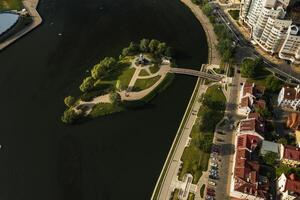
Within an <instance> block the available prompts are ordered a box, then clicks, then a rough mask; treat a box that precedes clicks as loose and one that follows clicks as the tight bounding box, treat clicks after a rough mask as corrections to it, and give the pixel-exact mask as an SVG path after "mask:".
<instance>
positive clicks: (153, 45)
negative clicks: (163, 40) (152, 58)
mask: <svg viewBox="0 0 300 200" xmlns="http://www.w3.org/2000/svg"><path fill="white" fill-rule="evenodd" d="M159 43H160V42H159V41H158V40H155V39H152V40H151V41H150V43H149V50H150V52H151V53H155V51H156V50H157V47H158V45H159Z"/></svg>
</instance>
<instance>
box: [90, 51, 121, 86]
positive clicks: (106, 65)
mask: <svg viewBox="0 0 300 200" xmlns="http://www.w3.org/2000/svg"><path fill="white" fill-rule="evenodd" d="M116 67H117V61H116V59H115V58H113V57H105V58H104V59H103V60H101V61H100V63H99V64H97V65H95V66H94V68H93V69H92V73H91V74H92V77H93V78H94V79H95V80H96V79H100V78H103V77H105V76H107V75H108V73H109V72H110V71H112V70H114V69H115V68H116Z"/></svg>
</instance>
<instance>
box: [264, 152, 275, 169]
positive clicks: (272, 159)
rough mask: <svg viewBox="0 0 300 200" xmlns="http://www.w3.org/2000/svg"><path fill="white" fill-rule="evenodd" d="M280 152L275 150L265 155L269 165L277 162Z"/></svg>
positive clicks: (265, 160)
mask: <svg viewBox="0 0 300 200" xmlns="http://www.w3.org/2000/svg"><path fill="white" fill-rule="evenodd" d="M277 159H278V154H277V153H274V152H267V153H266V154H265V155H264V156H263V160H264V162H265V163H266V164H267V165H270V166H274V165H275V164H276V163H277Z"/></svg>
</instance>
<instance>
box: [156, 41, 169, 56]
mask: <svg viewBox="0 0 300 200" xmlns="http://www.w3.org/2000/svg"><path fill="white" fill-rule="evenodd" d="M166 50H167V44H166V43H164V42H161V43H159V44H158V46H157V50H156V54H157V55H160V56H164V55H165V52H166Z"/></svg>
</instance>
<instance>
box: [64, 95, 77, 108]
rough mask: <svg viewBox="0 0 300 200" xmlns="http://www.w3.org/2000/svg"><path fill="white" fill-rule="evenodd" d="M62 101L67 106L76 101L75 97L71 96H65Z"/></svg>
mask: <svg viewBox="0 0 300 200" xmlns="http://www.w3.org/2000/svg"><path fill="white" fill-rule="evenodd" d="M64 102H65V104H66V106H68V107H69V108H70V107H72V106H73V105H74V104H75V102H76V99H75V98H74V97H72V96H67V97H66V98H65V99H64Z"/></svg>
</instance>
